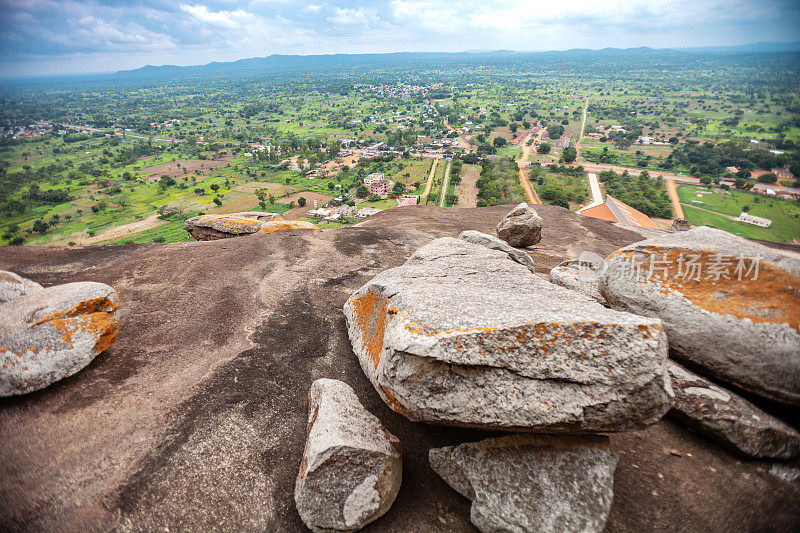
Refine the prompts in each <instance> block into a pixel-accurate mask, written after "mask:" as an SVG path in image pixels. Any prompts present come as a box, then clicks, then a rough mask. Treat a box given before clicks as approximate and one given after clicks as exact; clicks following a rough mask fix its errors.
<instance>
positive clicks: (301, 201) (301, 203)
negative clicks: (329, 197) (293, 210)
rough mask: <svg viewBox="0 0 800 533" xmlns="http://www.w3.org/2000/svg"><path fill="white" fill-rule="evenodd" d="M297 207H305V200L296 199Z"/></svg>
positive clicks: (301, 198)
mask: <svg viewBox="0 0 800 533" xmlns="http://www.w3.org/2000/svg"><path fill="white" fill-rule="evenodd" d="M297 205H299V206H300V207H305V205H306V199H305V198H303V197H302V196H301V197H300V198H298V199H297Z"/></svg>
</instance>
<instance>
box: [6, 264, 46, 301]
mask: <svg viewBox="0 0 800 533" xmlns="http://www.w3.org/2000/svg"><path fill="white" fill-rule="evenodd" d="M41 289H42V286H41V285H39V284H38V283H36V282H35V281H31V280H29V279H28V278H23V277H22V276H18V275H17V274H14V273H13V272H9V271H7V270H0V304H4V303H6V302H10V301H11V300H16V299H17V298H19V297H20V296H25V295H26V294H29V293H31V292H33V291H38V290H41Z"/></svg>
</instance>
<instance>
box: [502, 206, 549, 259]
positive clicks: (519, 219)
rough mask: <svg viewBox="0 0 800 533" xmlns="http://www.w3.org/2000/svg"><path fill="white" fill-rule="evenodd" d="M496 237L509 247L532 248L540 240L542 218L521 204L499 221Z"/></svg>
mask: <svg viewBox="0 0 800 533" xmlns="http://www.w3.org/2000/svg"><path fill="white" fill-rule="evenodd" d="M497 236H498V237H500V238H501V239H503V240H504V241H506V242H507V243H508V244H510V245H511V246H516V247H518V248H525V247H526V246H532V245H534V244H536V243H538V242H539V241H540V240H542V217H540V216H539V215H538V214H537V213H536V211H534V210H533V209H531V208H530V207H529V206H528V204H526V203H525V202H523V203H521V204H519V205H518V206H517V207H515V208H514V209H512V210H511V212H510V213H508V214H507V215H506V216H505V217H504V218H503V220H501V221H500V223H499V224H498V225H497Z"/></svg>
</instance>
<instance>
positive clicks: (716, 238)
mask: <svg viewBox="0 0 800 533" xmlns="http://www.w3.org/2000/svg"><path fill="white" fill-rule="evenodd" d="M607 268H608V269H607V271H606V274H605V275H604V276H602V278H601V281H600V290H601V291H602V293H603V294H604V296H605V297H606V299H607V300H608V301H609V302H610V304H611V305H612V306H613V307H614V308H616V309H620V310H624V311H629V312H632V313H636V314H639V315H643V316H649V317H653V318H660V319H661V320H662V321H663V322H664V328H665V329H666V331H667V337H668V338H669V345H670V349H671V351H672V353H673V355H674V356H675V357H676V358H678V359H685V360H688V361H691V362H693V363H695V364H696V365H698V366H700V367H702V368H703V369H705V371H706V372H708V374H709V375H711V376H713V377H714V379H718V380H720V381H722V382H725V383H731V384H734V385H737V386H739V387H741V388H742V389H745V390H748V391H750V392H752V393H755V394H758V395H760V396H763V397H766V398H770V399H773V400H777V401H779V402H783V403H786V404H790V405H800V333H799V332H798V328H800V261H798V260H797V259H793V258H791V257H789V256H786V255H784V254H781V253H779V252H777V251H775V250H773V249H771V248H767V247H765V246H762V245H759V244H756V243H753V242H750V241H748V240H746V239H742V238H740V237H735V236H733V235H730V234H729V233H726V232H724V231H721V230H717V229H712V228H707V227H700V228H695V229H692V230H689V231H683V232H679V233H672V234H667V235H664V236H660V237H655V238H652V239H648V240H645V241H642V242H639V243H636V244H632V245H630V246H627V247H625V248H622V249H620V250H617V251H616V252H614V253H613V254H611V256H609V258H608V260H607Z"/></svg>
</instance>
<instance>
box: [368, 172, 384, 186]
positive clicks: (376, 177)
mask: <svg viewBox="0 0 800 533" xmlns="http://www.w3.org/2000/svg"><path fill="white" fill-rule="evenodd" d="M382 179H384V176H383V173H382V172H373V173H372V174H370V175H368V176H367V177H366V178H364V185H366V186H367V187H369V186H370V185H371V184H372V182H373V181H377V180H382Z"/></svg>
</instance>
